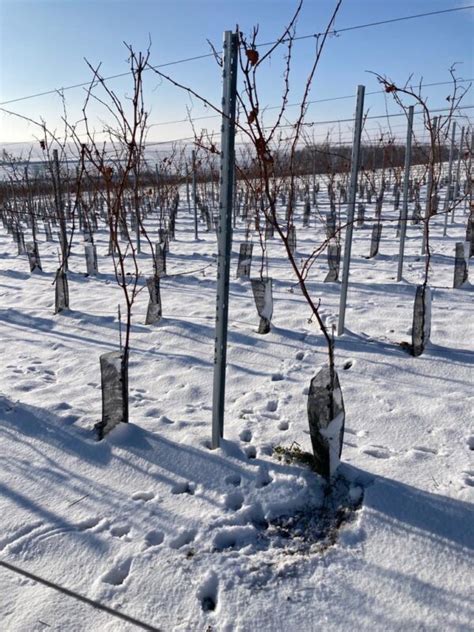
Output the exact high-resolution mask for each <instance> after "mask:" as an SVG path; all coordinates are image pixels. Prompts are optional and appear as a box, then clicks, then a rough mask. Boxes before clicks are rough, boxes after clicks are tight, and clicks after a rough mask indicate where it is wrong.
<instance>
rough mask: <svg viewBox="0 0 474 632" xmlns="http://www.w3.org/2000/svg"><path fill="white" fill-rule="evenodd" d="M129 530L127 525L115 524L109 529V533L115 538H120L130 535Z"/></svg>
mask: <svg viewBox="0 0 474 632" xmlns="http://www.w3.org/2000/svg"><path fill="white" fill-rule="evenodd" d="M130 529H131V527H130V525H129V524H117V525H113V526H112V527H110V533H111V534H112V535H113V536H115V537H116V538H122V537H123V536H125V535H128V534H129V533H130Z"/></svg>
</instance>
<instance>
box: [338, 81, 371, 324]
mask: <svg viewBox="0 0 474 632" xmlns="http://www.w3.org/2000/svg"><path fill="white" fill-rule="evenodd" d="M364 94H365V86H358V88H357V105H356V115H355V123H354V141H353V143H352V156H351V180H350V186H349V199H348V205H347V227H346V236H345V243H344V262H343V268H342V279H341V296H340V300H339V320H338V323H337V335H338V336H341V335H342V334H343V333H344V321H345V318H346V303H347V286H348V284H349V268H350V265H351V248H352V229H353V226H354V210H355V202H356V192H357V176H358V172H359V154H360V137H361V135H362V116H363V112H364Z"/></svg>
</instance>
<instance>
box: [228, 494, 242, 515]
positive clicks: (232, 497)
mask: <svg viewBox="0 0 474 632" xmlns="http://www.w3.org/2000/svg"><path fill="white" fill-rule="evenodd" d="M243 503H244V497H243V495H242V494H241V493H240V492H232V493H231V494H227V496H226V497H225V499H224V506H225V508H226V509H231V510H232V511H238V510H239V509H241V507H242V505H243Z"/></svg>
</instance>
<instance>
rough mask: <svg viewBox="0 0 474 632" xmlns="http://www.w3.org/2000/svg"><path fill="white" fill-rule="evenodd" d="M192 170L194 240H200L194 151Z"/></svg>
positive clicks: (194, 154) (193, 152)
mask: <svg viewBox="0 0 474 632" xmlns="http://www.w3.org/2000/svg"><path fill="white" fill-rule="evenodd" d="M191 162H192V170H193V209H194V239H195V240H196V241H197V240H198V237H199V235H198V216H197V204H196V196H197V191H196V152H195V151H194V149H193V151H192V154H191Z"/></svg>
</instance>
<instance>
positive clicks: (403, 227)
mask: <svg viewBox="0 0 474 632" xmlns="http://www.w3.org/2000/svg"><path fill="white" fill-rule="evenodd" d="M413 111H414V107H413V105H410V107H409V108H408V128H407V144H406V147H405V174H404V180H403V202H402V214H401V218H400V224H401V225H400V251H399V255H398V271H397V281H401V280H402V274H403V255H404V253H405V236H406V233H407V221H408V188H409V184H410V164H411V140H412V135H413Z"/></svg>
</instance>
